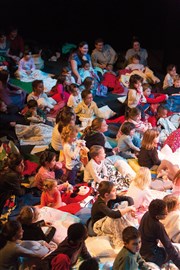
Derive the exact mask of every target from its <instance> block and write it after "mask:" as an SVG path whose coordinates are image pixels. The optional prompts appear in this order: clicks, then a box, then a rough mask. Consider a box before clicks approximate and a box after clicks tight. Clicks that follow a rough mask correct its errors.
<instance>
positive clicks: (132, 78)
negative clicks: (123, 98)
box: [129, 74, 143, 89]
mask: <svg viewBox="0 0 180 270" xmlns="http://www.w3.org/2000/svg"><path fill="white" fill-rule="evenodd" d="M138 82H141V83H142V82H143V78H142V77H141V76H139V75H138V74H133V75H131V76H130V78H129V88H130V89H133V88H134V84H135V83H138Z"/></svg>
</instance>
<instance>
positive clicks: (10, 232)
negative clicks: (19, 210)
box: [0, 220, 21, 249]
mask: <svg viewBox="0 0 180 270" xmlns="http://www.w3.org/2000/svg"><path fill="white" fill-rule="evenodd" d="M20 228H21V223H20V222H19V221H17V220H9V221H7V222H6V223H5V224H4V225H3V227H2V231H1V233H0V249H2V248H3V247H4V246H5V245H6V243H7V241H12V239H13V237H14V236H16V234H17V232H18V231H19V229H20Z"/></svg>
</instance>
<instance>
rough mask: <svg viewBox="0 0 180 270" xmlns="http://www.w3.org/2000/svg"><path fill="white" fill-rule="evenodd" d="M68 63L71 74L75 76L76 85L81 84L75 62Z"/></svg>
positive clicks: (72, 60)
mask: <svg viewBox="0 0 180 270" xmlns="http://www.w3.org/2000/svg"><path fill="white" fill-rule="evenodd" d="M70 63H71V69H72V72H73V73H74V75H76V77H77V83H78V84H81V76H80V75H79V72H78V66H77V62H76V60H74V59H71V61H70Z"/></svg>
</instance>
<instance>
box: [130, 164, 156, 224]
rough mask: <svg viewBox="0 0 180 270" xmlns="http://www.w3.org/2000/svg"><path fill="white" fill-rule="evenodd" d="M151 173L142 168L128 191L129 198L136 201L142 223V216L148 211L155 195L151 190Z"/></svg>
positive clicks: (135, 204) (137, 213) (138, 215)
mask: <svg viewBox="0 0 180 270" xmlns="http://www.w3.org/2000/svg"><path fill="white" fill-rule="evenodd" d="M150 184H151V172H150V170H149V169H148V168H146V167H141V168H140V169H139V171H138V172H137V174H136V176H135V178H134V179H133V181H132V182H131V183H130V186H129V189H128V191H127V193H126V194H127V196H130V197H132V198H133V200H134V206H135V207H136V210H137V212H136V215H137V217H138V221H139V222H140V220H141V217H142V215H143V214H144V213H145V212H146V211H147V210H148V206H149V204H150V202H151V201H152V200H153V195H152V192H151V190H150Z"/></svg>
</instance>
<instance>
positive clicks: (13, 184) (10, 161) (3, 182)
mask: <svg viewBox="0 0 180 270" xmlns="http://www.w3.org/2000/svg"><path fill="white" fill-rule="evenodd" d="M24 167H25V166H24V160H23V157H22V156H21V155H20V154H10V155H9V156H8V158H7V160H6V161H5V165H4V168H3V169H2V171H1V173H0V214H1V212H2V211H3V207H4V205H5V202H6V200H7V199H9V198H11V196H12V195H15V196H16V197H17V199H18V198H20V197H21V203H22V204H23V203H24V202H23V200H25V199H26V204H28V203H27V200H28V198H27V197H29V196H26V198H25V196H24V195H27V193H29V192H31V191H32V190H31V189H30V188H26V187H24V186H22V185H21V183H22V175H23V171H24ZM29 195H30V194H29ZM23 198H24V199H23ZM29 199H30V200H31V199H32V201H30V202H29V203H30V204H33V203H34V204H35V203H37V202H38V201H39V198H38V197H36V198H35V197H34V202H33V198H30V197H29ZM16 210H18V206H17V209H16Z"/></svg>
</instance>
